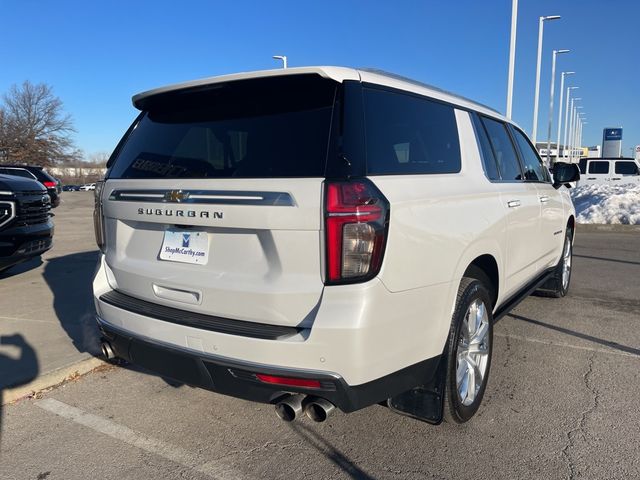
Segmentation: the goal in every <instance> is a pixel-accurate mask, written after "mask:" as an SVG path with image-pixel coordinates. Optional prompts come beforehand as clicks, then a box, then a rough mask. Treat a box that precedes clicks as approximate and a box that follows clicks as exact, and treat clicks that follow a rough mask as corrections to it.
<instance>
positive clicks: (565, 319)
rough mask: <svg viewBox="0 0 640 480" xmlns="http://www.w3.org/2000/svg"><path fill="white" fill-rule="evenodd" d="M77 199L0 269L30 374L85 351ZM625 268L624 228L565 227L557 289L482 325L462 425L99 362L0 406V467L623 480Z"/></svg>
mask: <svg viewBox="0 0 640 480" xmlns="http://www.w3.org/2000/svg"><path fill="white" fill-rule="evenodd" d="M91 198H92V196H91V195H90V194H86V193H82V192H78V193H71V194H65V195H64V196H63V199H64V202H63V204H62V205H61V206H60V207H59V208H58V209H57V210H56V228H57V231H56V245H55V247H54V248H53V249H52V250H51V251H50V252H48V253H47V254H46V255H45V256H44V257H43V260H42V261H41V262H40V261H33V262H30V264H25V265H23V266H21V267H19V268H17V269H16V270H15V271H13V272H12V273H11V274H10V275H9V274H8V273H7V274H4V275H2V276H0V307H1V309H0V335H1V336H8V335H15V334H18V335H21V336H22V337H23V339H24V341H25V343H27V344H28V345H29V346H30V347H31V350H32V352H33V354H34V355H35V357H36V368H35V369H32V371H31V374H32V375H33V376H34V377H35V376H37V375H39V374H41V372H42V371H43V369H51V368H54V367H55V368H58V367H56V365H60V366H64V365H67V364H68V362H69V361H76V360H83V359H85V358H90V357H91V355H92V354H93V353H95V345H94V344H93V341H94V340H95V337H94V335H95V331H94V329H93V326H92V323H91V308H92V306H91V299H90V297H87V296H88V295H90V279H91V275H92V274H93V270H94V263H95V260H96V259H97V254H96V252H95V248H94V246H93V231H92V225H91V217H90V209H91ZM639 280H640V232H638V231H632V230H625V231H620V232H619V231H600V232H596V231H591V230H588V229H586V228H585V229H582V230H581V229H580V228H578V232H577V238H576V245H575V256H574V271H573V279H572V289H571V292H570V294H569V296H568V297H566V298H564V299H559V300H553V299H546V298H539V297H530V298H528V299H527V300H525V301H524V302H523V303H522V304H520V305H519V306H518V307H517V308H516V309H515V310H514V311H513V312H512V314H511V315H509V316H507V317H505V318H504V319H503V320H501V321H500V322H499V323H498V324H497V325H496V328H495V347H494V358H493V364H492V370H491V377H490V380H489V385H488V389H487V392H486V395H485V399H484V402H483V405H482V407H481V411H480V413H479V414H478V415H477V416H476V417H475V418H474V419H473V420H472V421H471V422H469V423H467V424H465V425H461V426H460V425H458V426H455V425H448V424H443V425H441V426H438V427H434V426H431V425H428V424H425V423H421V422H418V421H415V420H412V419H410V418H407V417H402V416H398V415H396V414H393V413H392V412H391V411H389V410H388V409H387V408H385V407H382V406H373V407H370V408H367V409H364V410H361V411H358V412H355V413H352V414H349V415H345V414H342V413H341V412H338V413H336V414H335V415H333V416H332V417H330V419H329V420H328V421H327V422H325V423H322V424H315V423H313V422H311V421H310V420H308V419H306V418H304V419H303V420H301V421H296V422H294V423H291V424H287V423H284V422H282V421H280V420H278V419H277V417H276V415H275V413H274V410H273V407H271V406H268V405H259V404H253V403H249V402H245V401H241V400H236V399H232V398H228V397H224V396H221V395H217V394H215V393H211V392H207V391H203V390H198V389H193V388H190V387H186V386H178V385H171V384H168V383H166V382H165V381H163V380H162V379H160V378H158V377H156V376H154V375H152V374H150V373H148V372H144V371H139V370H137V369H135V368H132V367H128V366H127V367H115V366H103V367H99V368H98V369H97V370H96V371H94V372H92V373H89V374H87V375H85V376H82V377H80V378H76V379H74V380H72V381H69V382H67V383H66V384H64V385H62V386H59V387H57V388H54V389H52V390H50V391H47V392H44V393H41V394H38V395H36V398H30V399H24V400H22V401H19V402H16V403H13V404H10V405H5V406H4V407H3V410H2V413H1V415H2V416H3V421H2V425H1V428H2V431H1V432H0V478H2V479H45V478H46V479H49V480H50V479H86V478H135V479H147V478H149V479H157V478H188V479H209V478H219V479H231V478H234V479H249V478H283V479H284V478H287V479H290V478H319V479H324V478H364V479H367V478H376V479H377V478H394V479H395V478H398V479H414V478H415V479H418V478H456V479H478V478H491V479H513V478H546V479H555V478H589V479H599V478H625V479H626V478H638V477H640V456H639V455H638V452H639V451H640V408H639V407H638V392H640V286H639ZM34 292H36V293H35V294H34ZM38 322H40V323H38ZM42 331H45V332H51V333H46V334H42ZM52 343H54V344H56V345H58V344H59V346H56V347H55V348H53V347H51V345H52ZM6 348H8V347H4V346H3V345H0V356H2V355H3V353H4V355H5V357H6V356H11V355H14V357H15V352H13V354H12V353H11V352H10V351H9V350H10V349H9V350H7V349H6ZM14 348H15V347H14ZM3 349H4V350H3ZM7 358H8V357H7ZM12 358H13V357H12ZM12 372H13V374H14V375H16V373H15V371H13V370H11V369H10V368H5V369H4V370H2V368H1V365H0V373H1V374H2V375H4V376H5V378H7V377H6V376H8V375H10V374H11V373H12ZM0 388H1V387H0Z"/></svg>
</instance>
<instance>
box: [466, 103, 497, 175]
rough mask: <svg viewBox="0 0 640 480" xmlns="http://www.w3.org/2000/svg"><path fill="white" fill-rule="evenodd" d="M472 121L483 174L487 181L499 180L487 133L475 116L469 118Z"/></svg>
mask: <svg viewBox="0 0 640 480" xmlns="http://www.w3.org/2000/svg"><path fill="white" fill-rule="evenodd" d="M471 118H472V120H473V126H474V130H475V132H476V137H477V139H478V144H479V147H480V154H481V156H482V165H483V166H484V173H486V175H487V178H488V179H489V180H500V173H499V172H498V165H497V164H496V157H495V155H494V154H493V148H491V143H490V142H489V137H487V132H486V131H485V129H484V126H483V125H482V122H480V120H479V117H478V116H477V115H472V116H471Z"/></svg>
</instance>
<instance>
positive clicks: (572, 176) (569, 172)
mask: <svg viewBox="0 0 640 480" xmlns="http://www.w3.org/2000/svg"><path fill="white" fill-rule="evenodd" d="M578 180H580V169H579V168H578V165H576V164H575V163H564V162H557V163H556V164H555V165H554V166H553V186H554V187H555V188H559V187H560V185H564V184H567V183H571V182H576V181H578Z"/></svg>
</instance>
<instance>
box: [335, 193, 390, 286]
mask: <svg viewBox="0 0 640 480" xmlns="http://www.w3.org/2000/svg"><path fill="white" fill-rule="evenodd" d="M388 224H389V202H388V201H387V199H386V198H384V196H383V195H382V193H380V191H379V190H378V189H377V188H376V187H375V186H374V185H373V183H371V182H370V181H369V180H350V181H327V183H326V184H325V230H326V256H327V268H326V272H327V273H326V277H327V282H326V283H355V282H362V281H365V280H368V279H370V278H373V277H374V276H375V275H377V273H378V271H379V270H380V266H381V265H382V257H383V255H384V248H385V243H386V237H387V227H388Z"/></svg>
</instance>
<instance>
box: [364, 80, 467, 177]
mask: <svg viewBox="0 0 640 480" xmlns="http://www.w3.org/2000/svg"><path fill="white" fill-rule="evenodd" d="M364 108H365V128H366V148H367V172H368V173H369V174H371V175H375V174H412V173H455V172H459V171H460V144H459V140H458V128H457V124H456V118H455V113H454V110H453V107H451V106H450V105H445V104H442V103H439V102H436V101H431V100H428V99H426V98H422V97H416V96H412V95H407V94H402V93H395V92H389V91H385V90H377V89H371V88H366V89H364Z"/></svg>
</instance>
